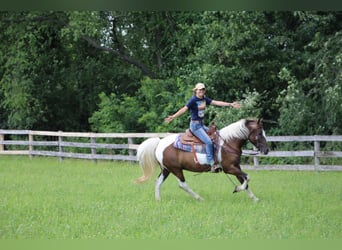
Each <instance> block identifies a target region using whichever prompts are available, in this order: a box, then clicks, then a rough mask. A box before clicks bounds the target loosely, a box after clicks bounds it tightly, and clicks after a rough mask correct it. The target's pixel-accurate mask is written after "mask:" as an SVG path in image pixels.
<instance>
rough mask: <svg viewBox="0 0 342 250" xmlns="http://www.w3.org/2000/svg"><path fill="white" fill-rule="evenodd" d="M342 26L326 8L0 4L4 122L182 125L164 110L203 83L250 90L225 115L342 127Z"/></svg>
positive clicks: (211, 92) (285, 130) (215, 93)
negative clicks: (15, 7)
mask: <svg viewBox="0 0 342 250" xmlns="http://www.w3.org/2000/svg"><path fill="white" fill-rule="evenodd" d="M341 26H342V23H341V12H334V11H328V12H323V11H294V12H290V11H281V12H277V11H201V12H175V11H158V12H155V11H26V12H25V11H24V12H8V11H2V12H0V32H1V33H0V34H1V44H0V125H1V127H2V128H12V129H15V128H17V129H24V128H27V129H44V130H64V131H71V130H73V131H88V130H90V129H91V128H93V129H94V130H95V131H116V130H117V131H125V132H126V131H136V132H144V131H150V132H155V131H156V132H161V131H170V132H174V131H182V130H184V128H185V127H187V123H188V117H187V116H182V117H180V118H179V119H177V121H174V122H172V123H171V124H165V123H164V122H163V121H164V118H165V117H166V116H167V115H169V114H170V113H174V112H176V111H177V110H178V109H179V108H181V107H182V106H183V105H184V104H185V102H186V100H187V99H188V98H189V97H190V96H191V94H192V91H191V89H192V87H193V86H194V85H195V84H196V83H197V82H204V83H205V84H206V85H207V86H208V87H207V88H208V96H210V97H211V98H213V99H216V100H225V101H229V102H230V101H234V100H241V99H246V97H245V96H244V95H248V96H249V95H250V94H249V93H253V92H255V93H258V100H257V105H256V106H253V108H251V110H249V111H248V110H245V111H243V110H240V111H238V112H239V113H238V114H235V113H234V112H237V111H235V110H232V111H228V112H226V113H227V114H226V116H225V119H227V120H226V121H224V120H221V121H220V122H222V124H227V123H230V122H231V120H232V119H238V118H240V117H241V116H252V117H255V116H260V117H263V118H264V119H266V120H272V121H274V123H273V124H272V129H271V130H270V132H271V133H273V134H340V133H342V131H341V126H340V124H341V122H342V121H341V119H342V118H341V117H342V107H341V103H342V102H341V99H342V97H341V96H342V89H341V86H342V83H341V61H342V58H341V54H342V53H341V48H342V46H341V41H342V39H341V38H342V35H341ZM101 93H104V95H105V96H107V97H108V98H109V101H108V100H107V101H106V100H104V97H101V95H100V94H101ZM112 94H113V96H111V95H112ZM101 98H102V99H101ZM114 99H116V100H117V101H118V102H117V103H114ZM247 99H248V98H247ZM101 102H104V103H106V102H109V103H110V104H111V105H114V104H115V106H117V107H115V108H113V110H111V109H109V108H106V107H105V105H104V104H101ZM119 106H122V107H119ZM247 106H248V105H247ZM317 107H319V110H320V112H317ZM101 109H104V110H101ZM222 110H225V111H226V109H222ZM247 111H248V112H247ZM107 112H109V113H107ZM110 112H112V114H110ZM215 112H216V111H215ZM215 112H213V111H209V114H210V120H213V119H214V118H215V117H216V115H215ZM100 114H101V115H100ZM113 114H115V115H113ZM222 117H224V116H222ZM244 118H245V117H244ZM222 119H223V118H222ZM275 124H277V125H275ZM270 127H271V126H270Z"/></svg>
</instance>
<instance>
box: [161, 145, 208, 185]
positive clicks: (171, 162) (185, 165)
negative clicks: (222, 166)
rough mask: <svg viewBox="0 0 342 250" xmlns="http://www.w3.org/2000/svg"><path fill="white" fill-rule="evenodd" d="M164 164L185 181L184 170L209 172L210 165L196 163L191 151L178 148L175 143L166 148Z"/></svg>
mask: <svg viewBox="0 0 342 250" xmlns="http://www.w3.org/2000/svg"><path fill="white" fill-rule="evenodd" d="M163 165H164V166H165V167H166V168H167V169H168V170H169V171H170V172H171V173H173V174H174V175H175V176H177V177H178V178H179V179H180V180H181V181H184V180H185V179H184V175H183V170H188V171H192V172H207V171H209V170H210V166H209V165H200V164H196V163H195V161H194V158H193V154H192V153H191V152H185V151H183V150H180V149H176V148H174V147H173V145H170V146H168V147H166V148H165V150H164V152H163Z"/></svg>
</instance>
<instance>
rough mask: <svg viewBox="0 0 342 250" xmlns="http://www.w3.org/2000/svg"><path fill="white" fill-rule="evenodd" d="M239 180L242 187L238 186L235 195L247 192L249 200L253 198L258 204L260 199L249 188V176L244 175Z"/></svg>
mask: <svg viewBox="0 0 342 250" xmlns="http://www.w3.org/2000/svg"><path fill="white" fill-rule="evenodd" d="M237 179H238V180H239V181H240V183H241V186H236V187H235V189H234V191H233V193H235V192H240V191H243V190H245V191H246V192H247V194H248V196H249V198H251V199H252V200H253V201H254V202H258V201H259V199H258V198H257V197H256V196H255V195H254V193H253V192H252V190H251V189H250V188H249V186H248V182H249V181H250V178H249V176H248V175H247V174H244V175H242V177H237Z"/></svg>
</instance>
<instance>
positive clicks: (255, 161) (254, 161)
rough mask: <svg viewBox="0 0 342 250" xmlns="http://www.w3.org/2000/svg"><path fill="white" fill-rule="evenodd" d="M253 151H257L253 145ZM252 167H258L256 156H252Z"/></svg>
mask: <svg viewBox="0 0 342 250" xmlns="http://www.w3.org/2000/svg"><path fill="white" fill-rule="evenodd" d="M253 149H254V150H257V148H256V147H255V146H254V145H253ZM253 163H254V167H259V158H258V157H257V156H253Z"/></svg>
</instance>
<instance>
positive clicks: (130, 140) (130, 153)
mask: <svg viewBox="0 0 342 250" xmlns="http://www.w3.org/2000/svg"><path fill="white" fill-rule="evenodd" d="M127 140H128V146H129V145H132V144H133V143H134V140H133V138H128V139H127ZM128 155H129V156H134V150H133V149H129V150H128ZM130 162H131V163H133V161H130Z"/></svg>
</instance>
